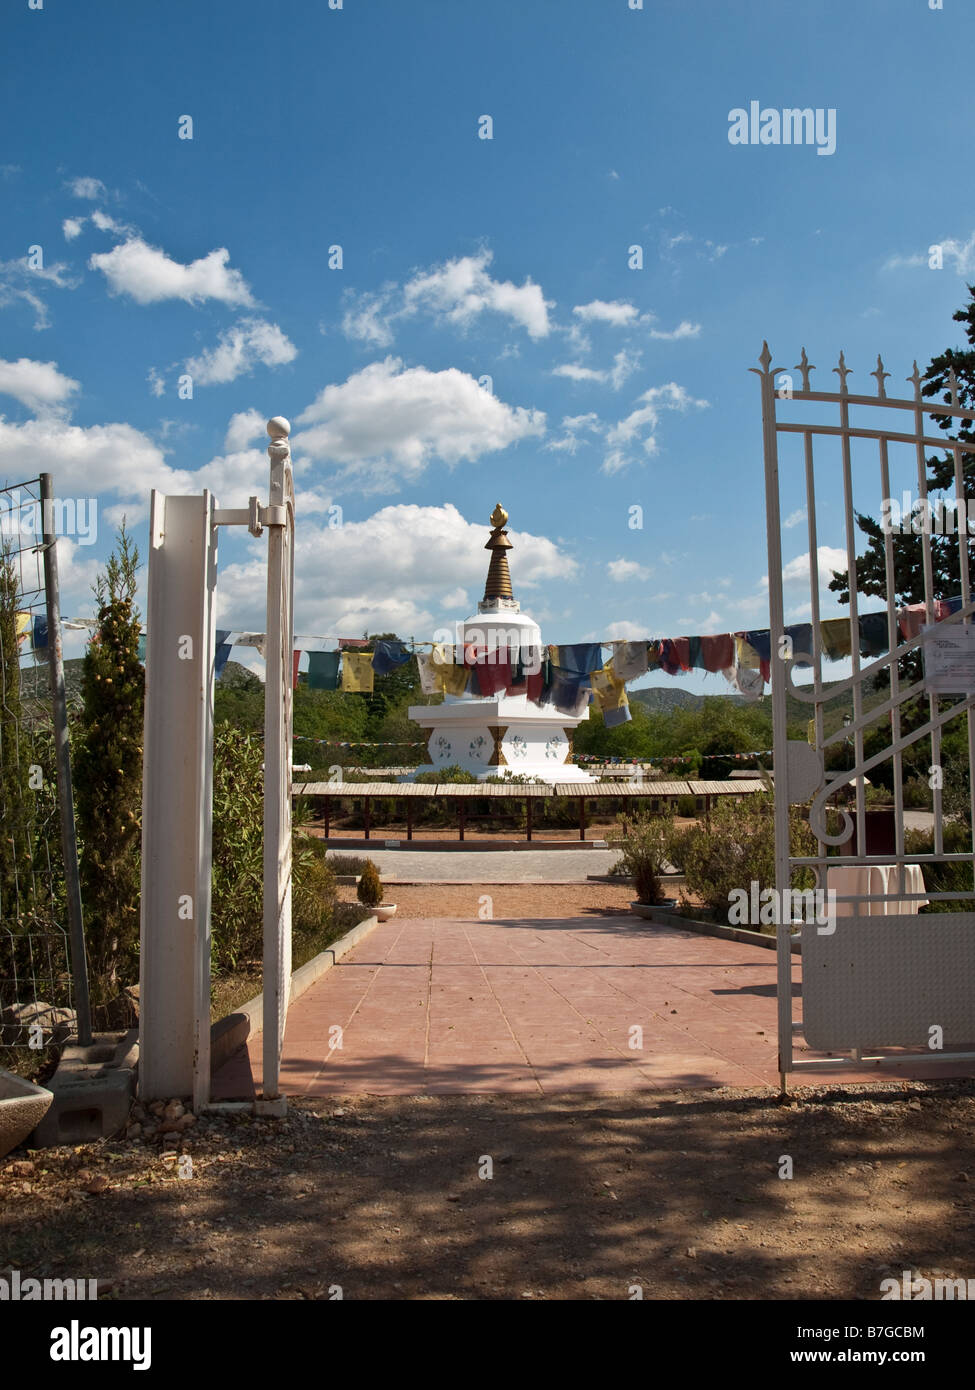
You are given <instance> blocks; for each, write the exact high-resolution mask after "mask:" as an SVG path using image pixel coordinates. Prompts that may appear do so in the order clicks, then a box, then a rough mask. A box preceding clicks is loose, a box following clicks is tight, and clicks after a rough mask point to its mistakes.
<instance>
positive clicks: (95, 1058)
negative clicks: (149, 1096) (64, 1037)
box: [31, 1028, 139, 1149]
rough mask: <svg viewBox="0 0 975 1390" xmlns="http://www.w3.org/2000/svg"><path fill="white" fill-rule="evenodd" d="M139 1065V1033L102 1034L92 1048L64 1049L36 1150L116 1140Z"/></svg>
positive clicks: (34, 1141) (36, 1133) (36, 1138)
mask: <svg viewBox="0 0 975 1390" xmlns="http://www.w3.org/2000/svg"><path fill="white" fill-rule="evenodd" d="M138 1061H139V1033H138V1029H135V1028H133V1029H130V1030H129V1031H128V1032H126V1033H99V1034H96V1036H95V1041H94V1042H93V1043H92V1044H91V1046H90V1047H79V1046H77V1045H75V1046H69V1047H66V1048H65V1049H64V1052H63V1053H62V1055H61V1061H60V1062H59V1063H58V1069H57V1071H56V1072H55V1073H54V1075H53V1076H52V1077H51V1079H50V1081H49V1082H48V1088H49V1089H50V1091H51V1092H52V1094H53V1097H54V1099H53V1102H52V1104H51V1108H50V1109H49V1110H48V1112H47V1114H46V1115H45V1116H44V1118H43V1120H42V1121H41V1122H40V1124H39V1125H38V1126H37V1129H36V1130H35V1131H34V1135H33V1137H32V1140H31V1145H32V1147H33V1148H36V1149H47V1148H51V1147H53V1146H54V1145H57V1144H85V1143H88V1142H89V1141H90V1140H92V1139H101V1138H103V1137H104V1136H106V1135H109V1134H115V1133H116V1132H117V1131H118V1130H120V1129H121V1128H122V1127H123V1125H124V1124H125V1122H126V1120H127V1119H128V1115H129V1109H130V1107H131V1104H132V1098H133V1095H134V1093H135V1077H136V1069H137V1066H138Z"/></svg>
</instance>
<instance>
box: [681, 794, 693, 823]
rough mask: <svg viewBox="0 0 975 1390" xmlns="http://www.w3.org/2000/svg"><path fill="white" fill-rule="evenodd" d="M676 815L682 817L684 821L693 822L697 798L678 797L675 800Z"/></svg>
mask: <svg viewBox="0 0 975 1390" xmlns="http://www.w3.org/2000/svg"><path fill="white" fill-rule="evenodd" d="M677 814H678V815H679V816H683V817H684V819H685V820H693V818H694V817H695V816H696V815H697V798H696V797H693V796H679V797H678V798H677Z"/></svg>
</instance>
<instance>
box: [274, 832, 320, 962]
mask: <svg viewBox="0 0 975 1390" xmlns="http://www.w3.org/2000/svg"><path fill="white" fill-rule="evenodd" d="M291 862H292V880H291V884H292V886H291V927H292V931H293V933H294V936H295V938H296V940H297V939H300V938H302V937H307V938H309V939H311V938H318V937H319V936H321V934H322V933H323V932H327V931H328V930H329V928H330V927H331V926H332V920H333V917H334V915H335V869H334V868H333V866H332V864H331V863H330V861H329V860H328V859H327V858H326V854H325V845H324V843H323V842H322V841H321V840H316V839H314V838H313V837H312V836H310V835H305V834H303V833H302V832H301V831H298V832H297V833H296V834H295V836H294V840H293V843H292V861H291ZM262 917H263V911H262Z"/></svg>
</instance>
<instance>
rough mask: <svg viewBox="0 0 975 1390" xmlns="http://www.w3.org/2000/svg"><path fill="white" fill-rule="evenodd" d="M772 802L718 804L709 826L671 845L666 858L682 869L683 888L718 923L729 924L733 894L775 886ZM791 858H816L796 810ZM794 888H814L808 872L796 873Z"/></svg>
mask: <svg viewBox="0 0 975 1390" xmlns="http://www.w3.org/2000/svg"><path fill="white" fill-rule="evenodd" d="M772 807H773V798H772V796H771V795H769V794H766V793H758V794H756V795H752V796H748V797H745V798H743V799H742V800H741V801H734V800H732V798H730V797H729V798H728V799H727V800H725V801H722V802H719V803H718V805H716V806H715V807H714V808H713V810H712V812H711V823H710V825H709V826H707V827H705V826H702V825H695V826H688V827H687V828H686V829H684V830H677V831H675V832H674V835H673V837H672V838H671V840H670V841H669V846H668V847H669V857H670V858H671V860H672V861H673V862H674V863H675V864H678V865H679V866H680V867H681V868H683V870H684V874H685V876H686V888H687V890H688V891H689V892H691V893H694V894H695V895H696V896H697V897H699V898H700V899H701V900H702V902H703V903H704V904H705V906H706V907H707V908H708V909H709V910H710V911H711V912H713V913H714V914H715V915H716V916H717V917H718V918H719V919H720V920H721V921H723V922H727V920H728V909H729V905H730V899H731V894H732V892H734V891H736V890H739V889H743V890H744V891H745V892H746V893H748V892H749V891H750V888H751V884H752V883H753V882H754V883H757V884H758V886H759V893H761V892H762V891H763V890H765V889H766V888H774V887H775V826H774V821H773V818H772ZM789 823H790V827H791V834H792V853H793V854H796V855H812V854H815V853H816V841H815V839H814V837H813V833H812V831H811V830H810V829H809V826H808V824H807V822H806V820H805V819H804V817H803V816H802V814H801V812H800V810H799V808H798V807H793V808H791V809H790V812H789ZM791 886H792V887H793V888H799V889H806V888H812V887H813V886H814V878H813V874H812V871H811V870H809V869H800V870H797V871H796V873H795V874H794V875H793V879H792V884H791Z"/></svg>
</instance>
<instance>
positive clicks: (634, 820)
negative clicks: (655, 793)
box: [609, 813, 671, 903]
mask: <svg viewBox="0 0 975 1390" xmlns="http://www.w3.org/2000/svg"><path fill="white" fill-rule="evenodd" d="M616 819H617V823H618V825H619V827H620V829H619V832H618V833H617V834H614V835H612V836H611V837H610V841H609V842H610V844H611V845H612V846H614V847H618V848H619V850H620V858H619V863H618V866H617V867H618V868H621V869H622V872H623V873H624V874H625V875H626V876H627V877H628V878H629V879H630V881H631V882H632V884H633V888H634V890H635V892H636V900H637V902H640V903H656V902H659V901H660V899H661V896H662V895H661V891H660V875H661V874H662V873H663V870H664V865H665V863H666V862H667V860H668V858H669V855H668V853H667V850H668V845H669V840H670V834H671V832H670V825H669V822H668V821H664V820H662V819H661V818H660V817H659V816H650V815H648V814H646V813H643V814H636V815H632V816H627V815H621V816H617V818H616Z"/></svg>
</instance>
